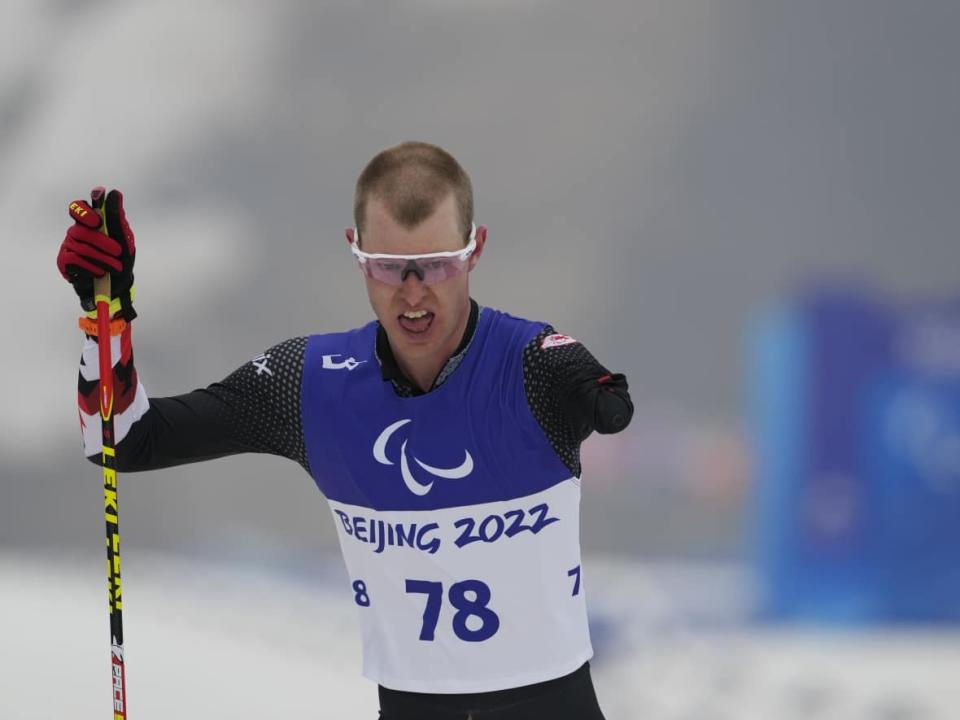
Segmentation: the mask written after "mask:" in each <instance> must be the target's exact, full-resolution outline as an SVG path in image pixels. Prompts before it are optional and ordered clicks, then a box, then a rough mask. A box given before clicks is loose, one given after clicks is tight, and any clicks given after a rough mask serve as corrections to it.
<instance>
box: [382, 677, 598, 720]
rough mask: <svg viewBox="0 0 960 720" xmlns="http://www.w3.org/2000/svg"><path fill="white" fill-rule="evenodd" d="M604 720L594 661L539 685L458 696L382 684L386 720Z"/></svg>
mask: <svg viewBox="0 0 960 720" xmlns="http://www.w3.org/2000/svg"><path fill="white" fill-rule="evenodd" d="M467 717H470V718H471V719H472V720H543V719H544V718H550V720H604V718H603V713H602V712H601V711H600V705H599V704H598V703H597V695H596V693H595V692H594V691H593V681H592V680H591V679H590V663H584V664H583V666H582V667H581V668H580V669H579V670H575V671H574V672H572V673H570V674H569V675H564V676H563V677H560V678H557V679H556V680H547V681H546V682H542V683H537V684H536V685H524V686H523V687H516V688H509V689H507V690H497V691H496V692H485V693H469V694H457V695H436V694H428V693H414V692H404V691H401V690H390V689H388V688H385V687H383V686H382V685H381V686H380V720H466V718H467Z"/></svg>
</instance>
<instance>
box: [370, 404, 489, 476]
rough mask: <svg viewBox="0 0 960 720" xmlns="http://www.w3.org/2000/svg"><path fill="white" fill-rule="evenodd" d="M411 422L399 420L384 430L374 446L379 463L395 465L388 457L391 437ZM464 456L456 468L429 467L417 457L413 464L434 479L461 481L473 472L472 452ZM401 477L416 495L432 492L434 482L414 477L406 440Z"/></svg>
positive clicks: (414, 457)
mask: <svg viewBox="0 0 960 720" xmlns="http://www.w3.org/2000/svg"><path fill="white" fill-rule="evenodd" d="M409 422H411V418H405V419H403V420H397V421H396V422H395V423H393V424H392V425H388V426H387V427H386V428H384V430H383V432H381V433H380V436H379V437H378V438H377V441H376V442H375V443H374V444H373V457H374V459H375V460H376V461H377V462H378V463H380V464H381V465H393V464H394V462H393V460H391V459H390V458H388V457H387V443H388V442H389V441H390V437H391V436H392V435H393V434H394V433H395V432H396V431H397V430H399V429H400V428H402V427H403V426H404V425H406V424H407V423H409ZM463 454H464V459H463V462H462V463H461V464H460V465H459V466H458V467H455V468H438V467H433V466H432V465H427V464H426V463H425V462H423V461H422V460H419V459H418V458H417V457H416V456H413V462H415V463H416V464H417V465H418V466H420V469H422V470H424V471H426V472H427V473H429V474H430V475H433V476H434V478H442V479H443V480H460V479H461V478H465V477H467V475H469V474H470V473H472V472H473V458H472V457H470V452H469V451H467V450H464V451H463ZM400 476H401V477H402V478H403V484H404V485H406V486H407V490H409V491H410V492H412V493H413V494H414V495H426V494H427V493H428V492H430V488H432V487H433V480H431V481H430V482H428V483H426V484H423V483H421V482H419V481H418V480H417V479H416V478H415V477H414V476H413V472H411V470H410V460H409V458H408V456H407V441H406V440H404V441H403V444H401V445H400Z"/></svg>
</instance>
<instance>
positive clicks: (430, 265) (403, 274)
mask: <svg viewBox="0 0 960 720" xmlns="http://www.w3.org/2000/svg"><path fill="white" fill-rule="evenodd" d="M466 267H467V261H466V260H461V259H459V258H428V259H426V260H413V259H406V258H396V259H392V258H391V259H387V258H371V259H369V260H367V262H365V263H360V268H361V269H362V270H363V271H364V273H365V274H366V275H367V276H368V277H371V278H373V279H374V280H378V281H379V282H382V283H386V284H388V285H403V282H404V280H406V279H407V276H408V275H411V274H412V275H414V276H416V277H417V278H419V279H420V280H421V282H423V283H424V284H425V285H436V284H437V283H441V282H443V281H444V280H450V279H451V278H454V277H456V276H457V275H459V274H460V273H462V272H463V271H464V270H465V269H466Z"/></svg>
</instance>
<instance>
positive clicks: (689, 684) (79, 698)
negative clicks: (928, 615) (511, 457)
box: [0, 550, 960, 720]
mask: <svg viewBox="0 0 960 720" xmlns="http://www.w3.org/2000/svg"><path fill="white" fill-rule="evenodd" d="M591 560H592V561H591ZM280 563H281V561H280V560H279V559H278V563H277V565H276V566H273V567H270V566H268V565H264V564H259V565H249V564H237V563H236V562H234V561H227V560H224V559H222V558H221V559H210V558H185V557H179V556H170V555H160V554H152V553H147V552H143V551H140V550H135V551H128V552H127V553H126V554H125V556H124V568H123V571H124V576H123V577H124V590H125V597H124V603H125V606H124V613H125V614H124V631H125V634H126V637H125V640H126V643H125V651H126V659H127V674H128V678H127V682H128V704H129V711H130V713H131V717H132V718H135V719H136V720H150V719H151V718H157V719H159V718H164V719H169V718H172V717H203V718H205V720H215V719H218V718H224V719H226V718H231V719H234V718H262V717H310V718H370V720H373V719H374V718H376V717H377V705H376V688H375V687H374V685H373V684H372V683H371V682H370V681H368V680H366V679H364V678H363V677H362V676H361V675H360V636H359V626H358V623H357V617H356V614H355V610H354V607H353V605H352V603H351V602H350V595H349V590H348V586H347V585H346V583H345V582H344V581H345V575H344V573H343V570H342V568H341V566H340V560H339V558H338V557H336V556H335V555H330V556H329V557H322V558H314V559H312V560H311V562H310V563H309V565H310V569H309V571H307V570H303V569H298V570H291V567H293V566H292V565H291V564H290V563H289V562H284V563H283V565H282V566H281V564H280ZM586 567H587V568H588V570H587V574H586V575H585V576H584V583H585V590H586V591H587V592H588V598H589V603H590V607H591V613H592V617H591V622H592V625H593V634H594V639H595V645H596V650H597V656H596V658H595V659H594V661H593V663H592V665H593V674H594V678H595V682H596V686H597V690H598V695H599V696H600V700H601V704H602V705H603V707H604V710H605V712H606V714H607V717H608V718H609V719H610V720H617V719H619V718H624V719H632V718H637V719H638V720H640V719H642V720H699V719H701V718H702V719H703V720H753V719H756V720H780V719H782V720H790V719H791V718H804V719H805V720H806V719H818V718H819V719H821V720H841V719H843V720H846V719H850V720H874V719H876V720H937V719H943V720H948V719H951V718H955V717H957V716H958V712H960V687H958V683H957V682H956V680H957V677H958V674H957V670H958V668H960V642H958V640H960V633H958V631H957V630H955V629H953V630H947V629H936V628H932V629H913V630H898V631H893V630H889V629H888V630H878V629H872V630H867V629H860V630H845V631H837V630H832V631H828V630H825V629H801V628H785V627H780V628H776V627H768V628H763V627H758V626H755V625H752V624H750V623H749V622H746V621H745V618H746V616H747V615H748V613H749V599H750V591H749V590H750V587H749V579H748V576H747V575H746V574H745V573H744V572H743V571H742V570H740V569H738V568H735V567H725V566H698V565H692V564H682V565H653V564H643V565H641V564H633V563H628V562H625V561H623V560H614V559H609V558H608V559H604V558H594V559H588V562H587V563H586ZM105 589H106V588H105V573H104V568H103V559H102V558H99V557H92V556H70V557H62V558H55V557H53V556H52V555H50V554H46V555H41V554H14V553H13V552H10V551H7V552H5V553H4V552H0V597H2V598H3V609H4V612H3V613H2V615H0V638H2V639H3V645H2V647H3V651H2V652H0V718H3V719H4V720H35V719H42V718H63V717H70V718H74V719H76V720H84V719H85V718H102V717H104V716H105V715H106V713H107V712H109V710H108V708H109V706H110V677H109V669H108V668H109V642H108V640H109V632H108V628H109V626H108V620H107V612H106V597H105V595H106V593H105Z"/></svg>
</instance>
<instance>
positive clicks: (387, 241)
mask: <svg viewBox="0 0 960 720" xmlns="http://www.w3.org/2000/svg"><path fill="white" fill-rule="evenodd" d="M364 219H365V221H366V226H365V227H364V229H363V234H362V236H361V242H362V248H363V250H364V252H368V253H391V254H395V255H419V254H421V253H431V252H441V251H444V250H457V249H459V248H461V247H463V238H462V237H461V236H460V228H459V222H458V216H457V207H456V202H455V201H454V197H453V194H450V195H449V196H447V197H446V198H445V199H444V200H443V201H441V202H440V203H438V204H437V208H436V210H434V212H433V214H432V215H430V217H428V218H427V219H426V220H424V221H423V222H421V223H420V224H419V225H417V226H416V227H413V228H407V227H404V226H403V225H401V224H400V223H398V222H397V221H396V220H395V219H394V217H393V216H392V215H391V214H390V211H389V210H388V209H387V206H386V205H385V204H384V203H383V202H382V201H381V200H379V199H378V198H376V197H371V198H370V199H369V200H368V201H367V208H366V213H365V218H364Z"/></svg>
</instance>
